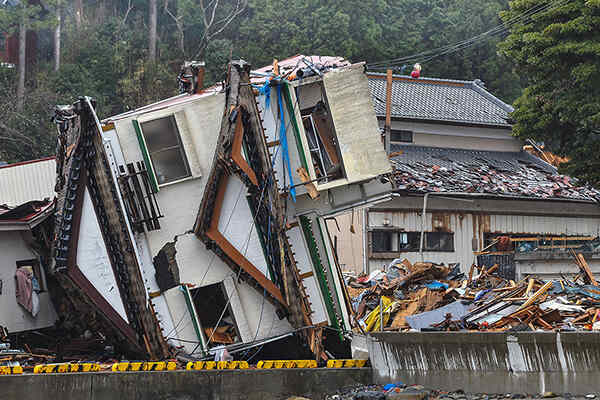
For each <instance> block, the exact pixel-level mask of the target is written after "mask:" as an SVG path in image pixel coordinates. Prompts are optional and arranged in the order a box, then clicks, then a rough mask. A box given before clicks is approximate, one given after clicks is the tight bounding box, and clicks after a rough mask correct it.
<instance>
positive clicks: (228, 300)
mask: <svg viewBox="0 0 600 400" xmlns="http://www.w3.org/2000/svg"><path fill="white" fill-rule="evenodd" d="M299 64H300V62H298V63H297V64H296V68H297V67H298V66H299ZM278 106H279V105H278ZM298 106H299V100H298V98H296V104H295V105H294V108H293V112H294V113H295V112H296V109H297V107H298ZM291 122H292V118H290V119H289V121H288V123H287V124H286V131H287V129H288V128H289V126H290V125H291ZM283 123H285V121H282V120H281V118H278V121H277V124H276V132H278V133H280V132H281V129H280V127H281V124H283ZM280 147H281V145H279V146H278V147H277V150H276V152H275V154H274V155H273V158H272V160H271V167H273V166H274V164H275V161H276V159H277V155H278V153H279V148H280ZM282 161H283V158H282ZM284 172H285V166H284ZM284 176H285V173H284ZM268 183H269V181H267V183H266V184H265V185H264V186H263V189H262V191H261V197H260V200H259V210H260V206H261V205H262V199H263V197H264V194H265V191H266V188H267V186H268ZM243 189H244V186H242V187H241V188H240V192H239V193H238V198H237V199H236V202H235V204H234V207H233V209H232V211H231V214H230V215H229V219H228V221H227V225H226V226H225V229H227V227H228V226H229V223H230V222H231V218H232V216H233V214H234V210H235V209H236V207H237V204H238V201H239V199H240V197H241V193H242V192H243ZM269 224H270V221H269ZM255 225H256V216H255V215H254V216H253V224H252V227H251V229H250V232H249V234H248V238H247V240H246V244H245V250H244V256H245V255H246V253H247V250H248V246H249V243H250V239H251V235H252V232H253V230H254V227H255ZM215 257H216V254H215V253H213V256H212V259H211V262H210V264H209V266H208V268H207V269H206V271H205V273H204V276H203V277H202V280H201V281H200V283H199V284H198V285H197V286H199V287H200V286H202V283H203V282H204V279H205V277H206V275H207V274H208V272H209V270H210V268H211V267H212V264H213V261H214V259H215ZM240 273H241V268H240V270H239V271H238V278H239V275H240ZM236 280H237V278H236ZM198 293H199V292H196V293H195V294H194V296H193V297H192V301H193V300H194V299H195V296H196V295H198ZM232 295H233V293H231V294H230V295H229V296H228V299H227V303H226V304H225V306H224V308H223V311H222V312H221V315H220V317H219V319H218V321H217V324H216V325H215V328H213V331H212V333H211V336H210V337H209V339H208V342H210V340H211V339H212V337H213V335H214V333H215V332H216V328H217V327H218V325H219V323H220V322H221V320H222V318H223V317H224V315H225V312H226V311H227V307H228V306H229V304H230V302H231V298H232ZM265 300H266V290H264V289H263V299H262V304H261V312H260V319H259V323H258V325H257V329H256V333H255V335H254V339H253V341H256V338H257V337H258V333H259V330H260V325H261V321H262V316H263V312H264V304H265ZM184 319H185V315H184V316H182V317H181V319H180V320H179V322H178V323H177V325H176V326H175V327H174V328H173V329H172V330H171V331H170V332H169V334H168V335H166V336H167V337H169V336H170V335H171V334H172V333H173V332H174V331H177V329H178V328H179V326H180V325H181V323H182V322H183V320H184ZM274 321H275V317H274V318H273V322H272V324H271V328H270V330H269V333H270V332H271V331H272V329H273V326H274ZM191 322H192V321H188V322H187V323H186V324H185V325H184V326H183V327H182V328H181V329H182V330H183V329H185V328H186V327H187V326H189V324H190V323H191ZM199 343H201V342H199ZM197 348H198V346H196V347H195V348H194V350H193V351H192V352H191V354H193V353H194V352H195V351H196V350H197ZM255 355H256V354H255Z"/></svg>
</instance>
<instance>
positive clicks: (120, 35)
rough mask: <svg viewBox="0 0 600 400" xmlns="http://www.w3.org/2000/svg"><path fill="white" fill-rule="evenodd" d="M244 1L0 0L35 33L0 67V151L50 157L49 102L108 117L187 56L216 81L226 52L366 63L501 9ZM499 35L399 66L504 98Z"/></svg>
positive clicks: (156, 89)
mask: <svg viewBox="0 0 600 400" xmlns="http://www.w3.org/2000/svg"><path fill="white" fill-rule="evenodd" d="M245 1H246V0H212V1H209V0H48V1H45V2H42V3H39V2H37V1H29V3H27V4H28V5H27V6H24V3H23V2H22V1H20V0H6V1H4V2H0V3H5V5H4V6H3V7H2V8H0V28H1V29H0V32H4V35H5V36H9V35H12V34H14V35H15V36H16V37H18V36H19V30H20V29H21V30H22V31H23V29H22V28H23V27H27V28H28V29H30V30H33V31H36V32H37V45H36V57H35V61H30V62H27V63H26V70H25V75H24V76H25V78H26V79H25V81H24V82H23V83H22V84H21V85H19V75H20V74H19V69H18V68H7V67H0V115H1V118H0V160H1V161H8V162H11V161H18V160H24V159H31V158H36V157H41V156H45V155H49V154H52V153H53V151H54V144H55V138H54V127H53V126H52V124H51V122H50V115H51V110H52V107H53V106H54V105H55V104H57V103H68V102H72V101H73V100H74V99H75V98H76V97H77V96H81V95H89V96H93V97H95V98H96V99H97V101H98V109H99V115H100V116H101V117H106V116H109V115H111V114H114V113H118V112H122V111H125V110H127V109H130V108H134V107H137V106H140V105H142V104H145V103H148V102H150V101H154V100H158V99H160V98H164V97H167V96H171V95H173V94H175V93H176V87H177V85H176V79H175V78H176V75H177V72H178V70H179V66H180V64H181V62H182V61H183V60H204V61H206V64H207V68H208V75H207V79H208V80H209V81H213V82H214V81H217V80H219V79H220V78H221V77H222V74H223V67H224V65H226V63H227V61H228V60H229V59H230V57H232V58H240V57H241V58H244V59H245V60H247V61H249V62H250V63H251V64H252V65H254V66H261V65H264V64H268V63H271V62H272V59H273V58H284V57H287V56H291V55H294V54H298V53H303V54H321V55H340V56H344V57H346V58H348V59H350V60H352V61H363V60H365V61H368V62H370V63H374V62H379V61H384V60H389V59H396V58H399V57H405V56H409V55H412V54H415V53H419V52H422V51H427V50H431V49H435V48H439V47H442V46H446V45H448V44H452V43H456V42H459V41H461V40H465V39H469V38H471V37H473V36H476V35H478V34H481V33H482V32H485V31H488V30H489V29H490V28H493V27H495V26H497V25H499V24H501V22H502V21H501V20H500V17H499V12H500V11H502V10H506V9H507V8H508V2H507V1H506V0H482V1H470V0H393V1H391V0H361V1H357V0H345V1H341V0H335V1H318V0H307V1H296V2H288V1H286V2H283V1H278V0H248V3H245ZM154 17H155V18H154ZM59 21H60V24H58V22H59ZM505 36H506V30H501V31H499V32H496V33H495V34H493V35H491V34H490V35H484V36H482V37H481V38H480V39H479V40H476V41H474V42H473V43H472V45H470V46H468V47H467V48H465V49H464V50H460V49H459V50H460V51H455V52H452V53H450V54H443V52H442V54H439V53H434V55H435V56H434V57H430V56H428V57H414V58H412V59H406V60H404V61H403V62H401V63H397V65H396V68H397V69H398V71H403V72H404V73H410V69H411V66H412V64H413V63H414V62H416V61H420V62H422V64H423V75H424V76H431V77H442V78H454V79H475V78H479V79H481V80H482V81H484V82H485V83H486V85H487V87H488V88H489V89H490V90H491V91H492V92H493V93H494V94H496V95H497V96H499V97H501V98H502V99H503V100H505V101H507V102H512V101H513V100H515V99H516V98H517V97H518V96H519V95H520V93H521V85H522V82H521V81H520V79H521V77H520V76H519V75H517V74H515V73H514V72H513V71H514V69H513V66H512V65H511V63H510V62H509V61H507V59H505V58H503V56H501V55H499V53H498V50H497V44H498V43H499V41H500V40H501V39H503V38H504V37H505ZM2 42H4V40H2ZM57 44H60V46H59V47H57ZM57 48H59V49H60V50H59V51H57ZM0 49H1V48H0ZM28 61H29V60H28ZM382 65H384V64H382ZM403 66H405V67H403ZM20 86H21V87H20ZM21 91H23V95H21Z"/></svg>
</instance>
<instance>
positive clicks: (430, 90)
mask: <svg viewBox="0 0 600 400" xmlns="http://www.w3.org/2000/svg"><path fill="white" fill-rule="evenodd" d="M368 76H369V86H370V88H371V95H372V96H373V103H374V105H375V113H376V114H377V116H385V98H386V95H385V93H386V79H385V74H376V73H369V75H368ZM393 79H394V80H393V81H392V118H406V119H417V120H433V121H446V122H455V123H465V124H479V125H492V126H506V127H509V126H510V124H509V123H508V122H507V120H508V114H509V113H510V112H512V111H513V108H512V107H511V106H509V105H508V104H506V103H504V102H503V101H502V100H500V99H498V98H496V97H495V96H493V95H492V94H491V93H490V92H488V91H487V90H485V89H484V88H483V87H482V86H483V84H481V83H479V84H478V83H477V81H455V80H448V79H431V78H418V79H415V78H411V77H409V76H404V75H395V76H394V78H393Z"/></svg>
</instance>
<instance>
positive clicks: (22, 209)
mask: <svg viewBox="0 0 600 400" xmlns="http://www.w3.org/2000/svg"><path fill="white" fill-rule="evenodd" d="M54 168H55V163H54V159H53V158H47V159H41V160H34V161H28V162H23V163H17V164H10V165H3V166H0V187H1V188H2V191H1V193H0V327H1V328H4V329H5V330H6V333H9V334H13V333H19V332H25V331H30V330H38V329H45V328H50V327H52V326H54V324H55V322H56V319H57V314H56V310H55V308H54V305H53V303H52V301H51V299H50V292H49V287H48V281H47V277H46V265H47V263H48V261H49V255H50V254H49V253H48V252H47V251H45V248H44V246H43V243H48V242H49V240H50V238H51V229H52V228H51V226H52V215H53V212H54V202H53V201H52V199H53V197H54V193H53V189H54Z"/></svg>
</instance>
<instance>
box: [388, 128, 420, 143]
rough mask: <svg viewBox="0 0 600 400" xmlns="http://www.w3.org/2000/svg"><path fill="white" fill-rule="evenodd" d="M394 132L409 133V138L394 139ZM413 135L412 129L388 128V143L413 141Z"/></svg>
mask: <svg viewBox="0 0 600 400" xmlns="http://www.w3.org/2000/svg"><path fill="white" fill-rule="evenodd" d="M394 133H397V134H398V133H399V134H403V133H409V134H410V140H394V139H393V136H394ZM414 135H415V133H414V132H413V131H410V130H408V129H390V143H413V142H414Z"/></svg>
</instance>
